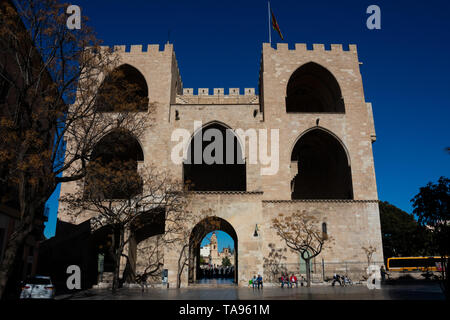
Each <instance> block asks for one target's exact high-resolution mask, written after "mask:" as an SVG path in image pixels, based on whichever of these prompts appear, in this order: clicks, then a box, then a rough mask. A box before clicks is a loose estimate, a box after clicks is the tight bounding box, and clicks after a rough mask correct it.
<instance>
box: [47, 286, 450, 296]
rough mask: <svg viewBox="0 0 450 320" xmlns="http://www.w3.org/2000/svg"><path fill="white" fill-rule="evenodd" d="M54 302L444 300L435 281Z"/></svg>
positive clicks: (126, 292)
mask: <svg viewBox="0 0 450 320" xmlns="http://www.w3.org/2000/svg"><path fill="white" fill-rule="evenodd" d="M56 299H71V300H444V295H443V294H442V291H441V289H440V286H439V284H438V283H436V282H420V283H413V284H396V285H384V286H382V288H381V289H380V290H369V289H368V288H367V287H366V286H364V285H355V286H351V287H340V286H336V287H332V286H331V285H329V286H316V287H311V288H306V287H299V288H279V287H270V288H264V289H261V290H258V289H252V288H237V287H230V286H227V287H223V288H221V287H217V288H205V287H193V288H181V289H159V288H149V289H148V290H146V291H145V292H142V291H141V290H140V289H120V290H118V292H117V293H116V294H115V295H113V294H112V293H111V292H110V291H109V290H106V289H91V290H86V291H81V292H78V293H75V294H72V295H61V296H57V297H56Z"/></svg>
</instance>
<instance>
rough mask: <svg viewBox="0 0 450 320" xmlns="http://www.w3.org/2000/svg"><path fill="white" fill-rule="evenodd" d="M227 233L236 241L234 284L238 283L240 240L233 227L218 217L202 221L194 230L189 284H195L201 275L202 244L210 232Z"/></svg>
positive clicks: (190, 244) (190, 251)
mask: <svg viewBox="0 0 450 320" xmlns="http://www.w3.org/2000/svg"><path fill="white" fill-rule="evenodd" d="M213 231H223V232H226V233H227V234H228V235H229V236H230V237H231V238H232V239H233V241H234V261H233V265H234V268H233V273H234V279H233V283H235V284H237V283H238V267H239V266H238V238H237V234H236V231H235V230H234V228H233V226H232V225H231V224H230V223H229V222H228V221H226V220H225V219H222V218H219V217H217V216H212V217H207V218H205V219H203V220H201V221H200V222H199V223H197V225H196V226H195V227H194V228H193V229H192V232H191V236H190V241H189V283H190V284H193V283H195V282H196V281H197V279H198V278H199V275H200V272H201V270H200V244H201V241H202V240H203V238H204V237H205V236H206V235H207V234H208V233H210V232H213Z"/></svg>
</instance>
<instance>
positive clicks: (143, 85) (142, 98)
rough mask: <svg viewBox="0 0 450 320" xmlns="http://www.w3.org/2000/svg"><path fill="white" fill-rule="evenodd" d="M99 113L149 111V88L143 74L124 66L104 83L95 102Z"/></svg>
mask: <svg viewBox="0 0 450 320" xmlns="http://www.w3.org/2000/svg"><path fill="white" fill-rule="evenodd" d="M95 107H96V110H97V111H99V112H121V111H125V112H126V111H147V109H148V86H147V82H146V80H145V78H144V76H143V75H142V73H141V72H140V71H139V70H137V69H136V68H135V67H133V66H131V65H129V64H123V65H121V66H119V67H117V68H116V69H114V70H113V71H112V72H111V73H110V74H108V75H107V76H106V78H105V80H104V81H103V82H102V84H101V86H100V88H99V90H98V93H97V98H96V102H95Z"/></svg>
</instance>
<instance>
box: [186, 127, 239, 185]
mask: <svg viewBox="0 0 450 320" xmlns="http://www.w3.org/2000/svg"><path fill="white" fill-rule="evenodd" d="M183 175H184V182H185V184H187V185H188V186H189V189H190V190H192V191H245V190H246V187H247V185H246V184H247V183H246V166H245V159H244V156H243V154H242V148H241V145H240V143H239V140H238V138H237V136H236V135H235V134H234V132H233V131H232V130H231V129H229V128H227V127H225V126H224V125H222V124H220V123H216V122H213V123H211V124H209V125H206V126H205V127H203V128H202V129H201V130H198V132H196V133H195V134H194V136H193V138H192V140H191V143H190V145H189V149H188V152H187V159H186V160H185V161H184V163H183Z"/></svg>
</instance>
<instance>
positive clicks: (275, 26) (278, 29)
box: [270, 9, 284, 40]
mask: <svg viewBox="0 0 450 320" xmlns="http://www.w3.org/2000/svg"><path fill="white" fill-rule="evenodd" d="M270 11H271V13H272V28H273V30H275V31H277V32H278V34H279V35H280V38H281V40H284V38H283V35H282V34H281V30H280V26H279V25H278V22H277V19H275V15H274V14H273V11H272V9H271V10H270Z"/></svg>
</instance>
